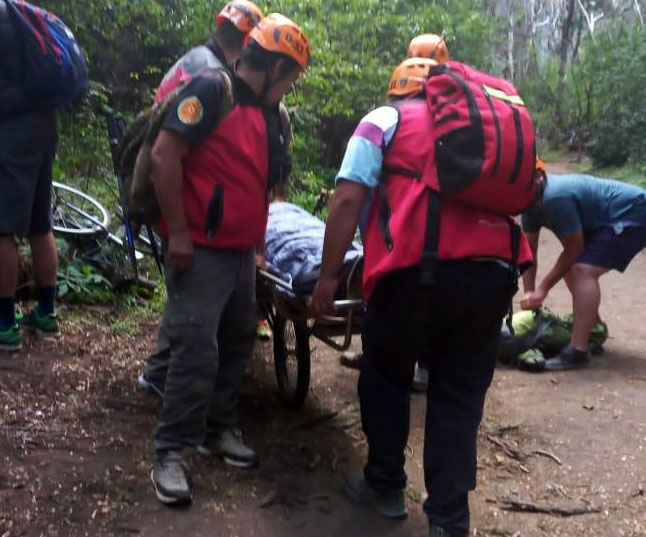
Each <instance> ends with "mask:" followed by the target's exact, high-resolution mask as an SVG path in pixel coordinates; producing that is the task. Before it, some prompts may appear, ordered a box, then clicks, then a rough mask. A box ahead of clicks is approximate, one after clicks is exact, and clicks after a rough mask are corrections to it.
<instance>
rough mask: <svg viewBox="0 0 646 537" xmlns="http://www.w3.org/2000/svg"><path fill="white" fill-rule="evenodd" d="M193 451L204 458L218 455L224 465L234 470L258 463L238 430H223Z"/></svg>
mask: <svg viewBox="0 0 646 537" xmlns="http://www.w3.org/2000/svg"><path fill="white" fill-rule="evenodd" d="M195 449H196V450H197V452H198V453H199V454H200V455H202V456H204V457H214V456H215V455H219V456H220V457H222V459H223V460H224V462H225V463H227V464H228V465H229V466H234V467H236V468H251V467H253V466H258V463H259V462H260V461H259V459H258V454H257V453H256V452H255V451H254V450H253V449H251V448H250V447H249V446H247V445H245V443H244V440H243V439H242V431H241V430H240V429H225V430H224V431H222V432H221V433H219V434H217V435H215V436H212V437H211V438H207V440H206V441H205V442H204V443H203V444H200V445H199V446H197V448H195Z"/></svg>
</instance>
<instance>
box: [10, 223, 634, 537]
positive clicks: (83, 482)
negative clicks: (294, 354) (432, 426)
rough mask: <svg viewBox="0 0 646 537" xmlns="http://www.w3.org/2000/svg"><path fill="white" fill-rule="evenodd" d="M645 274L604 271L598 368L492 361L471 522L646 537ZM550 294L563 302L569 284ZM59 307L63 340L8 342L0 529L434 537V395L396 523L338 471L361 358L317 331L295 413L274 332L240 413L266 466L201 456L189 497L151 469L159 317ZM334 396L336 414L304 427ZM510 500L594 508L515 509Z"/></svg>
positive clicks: (352, 451)
mask: <svg viewBox="0 0 646 537" xmlns="http://www.w3.org/2000/svg"><path fill="white" fill-rule="evenodd" d="M541 252H542V253H541V266H540V270H541V271H542V270H544V269H545V268H546V267H548V266H549V264H550V263H551V262H552V261H553V260H554V259H555V258H556V256H557V255H558V252H559V247H558V243H557V242H556V240H554V238H553V237H552V236H551V235H549V234H545V236H544V237H543V239H542V242H541ZM645 275H646V255H644V254H642V255H640V256H639V257H638V258H637V259H636V260H635V261H634V262H633V264H632V265H631V267H630V268H629V269H628V271H627V272H626V274H624V275H618V274H610V275H608V276H606V277H605V278H604V280H603V295H604V299H603V306H602V316H603V318H604V319H605V320H606V321H607V322H608V325H609V327H610V334H611V339H610V340H609V342H608V343H607V345H606V353H605V354H604V355H603V356H601V357H598V358H595V359H594V363H593V365H592V367H590V368H588V369H586V370H583V371H578V372H564V373H559V374H541V375H532V374H527V373H522V372H519V371H515V370H510V369H504V368H501V369H499V370H498V371H497V373H496V376H495V380H494V384H493V386H492V389H491V391H490V395H489V398H488V403H487V409H486V418H485V421H484V423H483V427H482V433H481V438H480V455H479V468H480V470H479V488H478V490H477V491H476V492H475V493H474V494H473V495H472V506H473V530H474V535H478V536H482V537H484V536H487V537H489V536H492V537H493V536H509V537H512V536H516V537H539V536H550V537H551V536H555V535H556V536H558V535H562V536H572V537H575V536H582V535H585V536H586V537H587V536H591V537H618V536H626V537H637V536H646V495H645V494H646V493H644V492H642V493H641V494H640V492H639V491H640V486H641V490H642V491H643V489H644V488H646V412H645V411H644V409H645V408H646V316H645V314H644V304H645V303H646V278H644V276H645ZM547 305H548V306H549V307H551V308H553V309H554V310H555V311H557V312H558V313H566V312H568V311H569V309H570V299H569V295H568V293H567V291H566V290H565V288H564V287H563V286H562V285H559V286H558V287H557V288H556V289H555V290H554V291H553V292H552V293H551V295H550V297H549V299H548V301H547ZM63 314H64V315H65V314H66V315H67V316H68V319H70V317H71V316H76V319H75V320H74V322H73V323H72V322H70V321H68V322H66V323H65V326H64V337H63V339H62V340H61V341H60V342H58V343H57V344H50V343H45V342H39V341H31V340H30V341H28V342H27V345H26V349H25V351H24V352H23V353H22V354H14V355H0V536H2V537H15V536H27V537H38V536H41V535H42V536H47V537H54V536H61V537H68V536H69V537H76V536H86V535H87V536H92V537H97V536H121V535H124V536H125V535H131V536H132V535H140V536H146V537H148V536H150V537H165V536H176V535H182V536H185V537H201V536H218V537H232V536H241V537H243V536H244V537H246V536H258V537H290V536H298V537H310V536H311V537H326V536H335V537H346V536H347V537H363V536H366V537H367V536H373V535H383V536H397V537H413V536H419V537H421V536H425V535H427V530H426V521H425V519H424V516H423V514H422V512H421V505H420V500H421V499H422V498H423V490H424V487H423V480H422V470H421V448H422V444H421V438H422V432H423V428H422V422H423V415H424V398H423V397H421V396H414V398H413V421H412V434H411V439H410V444H409V450H408V465H407V467H408V472H409V476H410V486H409V489H408V491H407V492H408V498H409V508H410V511H411V515H410V516H409V518H408V519H407V520H406V521H405V522H403V523H390V522H387V521H385V520H382V519H379V518H377V517H375V516H373V515H372V514H371V513H369V512H366V511H365V510H363V509H359V508H355V507H353V506H352V505H350V504H349V503H348V502H346V501H345V499H344V498H343V497H342V495H341V494H340V493H339V488H340V482H341V477H342V475H343V473H344V472H345V471H346V470H347V469H349V468H358V467H359V466H360V464H361V461H362V460H363V458H364V457H365V444H364V441H363V437H362V435H361V432H360V426H359V425H358V407H357V399H356V380H357V373H356V372H355V371H352V370H348V369H345V368H342V367H340V366H339V362H338V356H337V354H336V353H334V352H331V351H330V350H329V349H326V348H324V347H323V345H322V344H319V343H316V344H315V345H314V346H315V350H314V353H313V371H312V378H313V390H312V393H311V394H310V396H309V398H308V401H307V403H306V406H305V408H304V409H303V410H302V411H299V412H291V411H286V410H285V409H283V408H282V407H281V405H280V403H279V402H278V401H277V399H276V397H275V381H274V376H273V375H274V374H273V363H272V361H271V344H268V343H263V344H259V345H258V347H257V349H256V351H255V353H254V357H253V359H252V361H251V362H250V364H249V368H248V373H247V376H246V377H245V382H244V386H243V398H242V408H241V415H242V420H243V426H244V429H245V432H246V436H247V438H248V439H249V441H250V443H251V444H252V445H254V446H256V447H257V448H258V450H259V452H260V455H261V457H262V466H261V468H260V469H258V470H252V471H233V470H229V469H228V468H226V467H225V466H224V465H223V464H222V463H221V462H219V461H211V462H205V461H203V460H201V459H198V457H194V456H192V457H191V462H192V465H193V470H194V475H195V480H196V490H195V502H194V504H193V506H192V507H190V508H189V509H182V510H176V509H168V508H166V507H164V506H162V505H160V504H159V503H158V502H157V501H156V499H155V498H154V495H153V491H152V487H151V485H150V482H149V478H148V473H149V470H150V464H151V459H152V442H151V439H152V432H153V428H154V425H155V419H156V413H157V409H158V408H157V401H156V400H155V399H154V398H153V397H152V396H149V395H147V394H144V393H141V392H139V391H137V389H136V388H135V378H136V375H137V373H138V371H139V369H140V367H141V364H142V359H143V357H144V356H145V354H146V352H147V351H148V350H149V349H150V348H151V346H152V344H153V341H154V334H155V325H156V320H154V319H149V320H145V321H144V322H142V324H141V325H140V326H139V332H138V333H137V334H134V335H132V336H129V335H127V334H124V333H123V328H122V327H121V325H120V324H119V323H116V324H115V323H114V316H115V312H114V311H113V310H112V309H100V308H93V309H91V310H89V311H88V310H87V309H86V310H82V311H80V310H76V309H68V310H67V311H65V312H63ZM111 323H112V328H109V326H110V324H111ZM101 327H105V328H101ZM356 344H358V342H357V343H355V345H356ZM332 412H338V414H336V415H334V416H333V417H328V419H323V420H322V421H319V422H318V423H317V424H315V425H311V426H307V425H308V423H310V422H311V421H312V420H314V419H315V418H317V417H320V416H322V415H327V416H329V415H330V414H331V413H332ZM537 451H542V452H543V453H542V454H537V453H533V452H537ZM547 454H551V455H553V456H554V457H556V459H558V460H559V461H560V462H561V464H559V463H558V462H556V460H555V459H554V458H550V456H551V455H547ZM502 498H511V499H513V500H517V501H531V502H534V503H536V504H541V505H550V506H558V507H565V508H571V507H581V506H586V505H590V506H592V507H595V508H596V507H598V508H599V509H600V512H599V513H595V514H587V515H582V516H575V517H568V518H565V517H560V516H553V515H544V514H530V513H509V512H506V511H503V510H502V508H501V507H502V506H501V504H500V503H498V501H499V500H501V499H502Z"/></svg>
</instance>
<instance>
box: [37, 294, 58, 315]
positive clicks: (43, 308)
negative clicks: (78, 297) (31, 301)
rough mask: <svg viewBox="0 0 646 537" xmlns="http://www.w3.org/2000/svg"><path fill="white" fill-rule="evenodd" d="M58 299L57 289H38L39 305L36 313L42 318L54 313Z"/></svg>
mask: <svg viewBox="0 0 646 537" xmlns="http://www.w3.org/2000/svg"><path fill="white" fill-rule="evenodd" d="M55 297H56V287H39V288H38V305H37V306H36V313H37V314H38V315H39V316H40V317H44V316H45V315H49V314H50V313H54V298H55Z"/></svg>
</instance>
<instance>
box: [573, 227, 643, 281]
mask: <svg viewBox="0 0 646 537" xmlns="http://www.w3.org/2000/svg"><path fill="white" fill-rule="evenodd" d="M644 248H646V226H627V227H625V228H624V229H623V231H622V232H621V233H619V234H617V233H615V231H614V230H613V229H612V228H609V227H606V228H603V229H600V230H597V231H595V232H593V233H590V234H588V235H586V237H585V251H584V252H583V255H582V256H581V257H580V258H579V261H578V262H579V263H585V264H586V265H593V266H595V267H602V268H606V269H609V270H612V269H614V270H617V271H619V272H623V271H624V270H626V267H628V265H629V264H630V262H631V261H632V259H633V258H634V257H635V256H636V255H637V254H638V253H639V252H641V251H642V250H643V249H644Z"/></svg>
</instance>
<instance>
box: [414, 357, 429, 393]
mask: <svg viewBox="0 0 646 537" xmlns="http://www.w3.org/2000/svg"><path fill="white" fill-rule="evenodd" d="M427 389H428V369H426V368H425V367H420V366H419V364H415V376H414V377H413V391H414V392H425V391H426V390H427Z"/></svg>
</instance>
